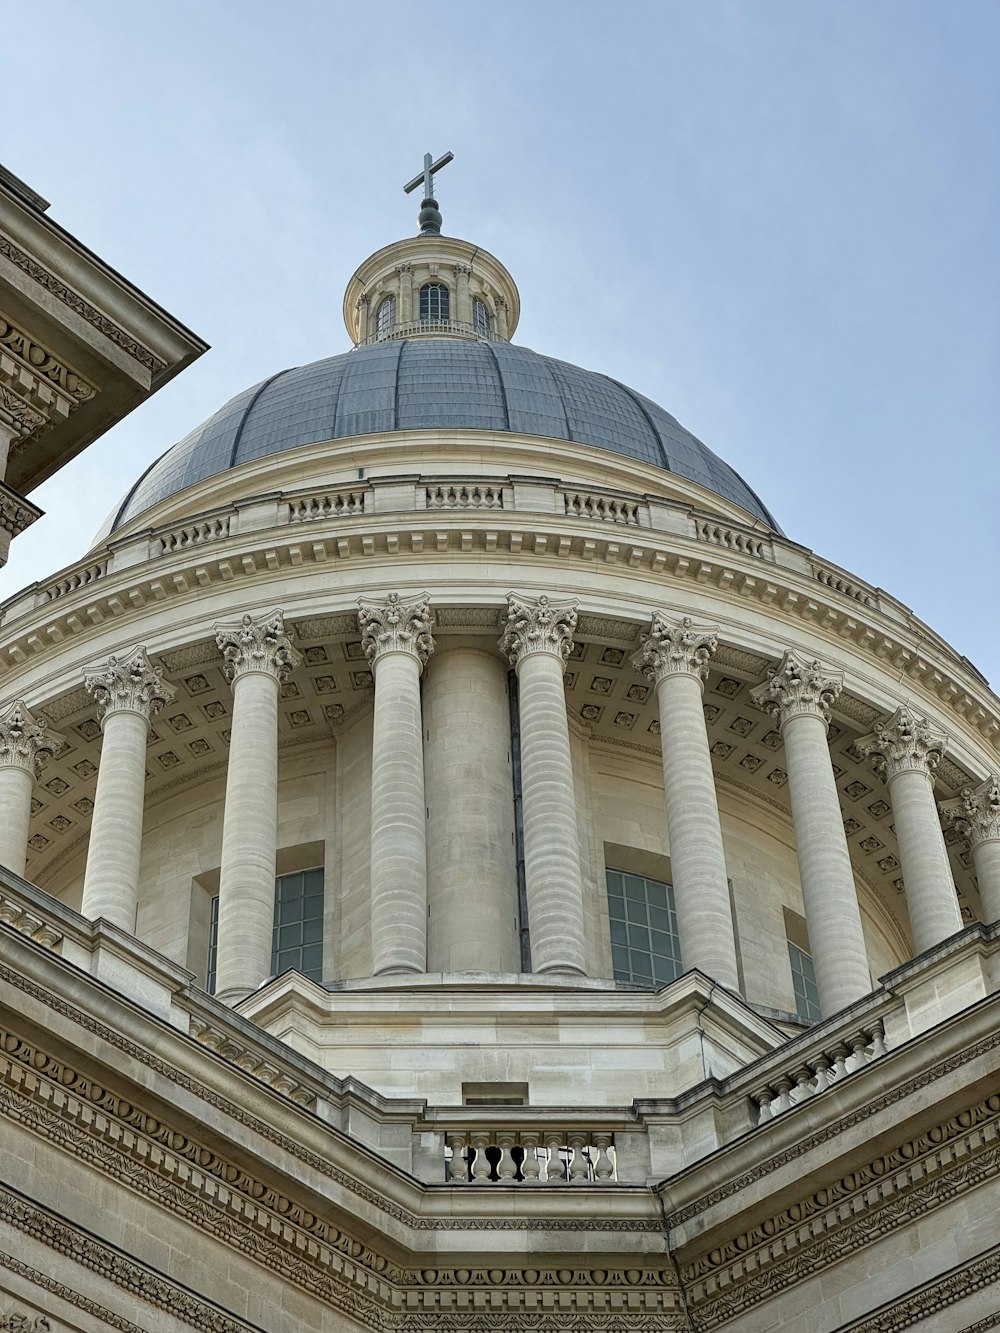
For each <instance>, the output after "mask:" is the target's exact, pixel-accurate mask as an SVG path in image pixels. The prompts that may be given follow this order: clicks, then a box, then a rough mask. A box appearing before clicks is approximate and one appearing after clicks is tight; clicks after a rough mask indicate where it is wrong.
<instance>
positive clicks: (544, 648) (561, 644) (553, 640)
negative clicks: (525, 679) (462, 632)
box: [498, 592, 577, 666]
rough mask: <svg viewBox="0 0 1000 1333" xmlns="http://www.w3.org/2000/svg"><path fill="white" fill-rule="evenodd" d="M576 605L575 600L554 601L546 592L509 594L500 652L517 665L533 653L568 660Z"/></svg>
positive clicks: (571, 644)
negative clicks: (539, 594)
mask: <svg viewBox="0 0 1000 1333" xmlns="http://www.w3.org/2000/svg"><path fill="white" fill-rule="evenodd" d="M576 608H577V602H576V600H575V599H574V600H572V601H564V602H554V601H552V600H551V598H549V597H547V596H545V595H544V594H543V595H542V596H541V597H538V598H535V599H534V600H531V599H529V598H526V597H519V596H518V595H517V594H516V593H513V592H510V593H508V594H507V619H506V621H505V622H504V630H503V634H502V635H501V637H500V641H499V645H498V646H499V648H500V651H501V652H502V653H503V654H504V655H505V657H506V658H507V660H508V661H509V662H510V664H511V666H517V664H518V662H520V661H521V660H522V659H523V658H525V657H527V656H528V655H529V654H530V653H552V654H554V655H555V656H556V657H559V658H561V659H562V661H563V662H565V661H566V660H567V659H568V658H569V655H570V653H571V652H572V651H573V631H574V630H575V629H576V621H577V613H576Z"/></svg>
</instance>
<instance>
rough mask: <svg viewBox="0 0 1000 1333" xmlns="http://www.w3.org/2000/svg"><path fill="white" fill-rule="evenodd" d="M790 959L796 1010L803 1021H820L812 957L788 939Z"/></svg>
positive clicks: (820, 1015)
mask: <svg viewBox="0 0 1000 1333" xmlns="http://www.w3.org/2000/svg"><path fill="white" fill-rule="evenodd" d="M788 961H789V962H790V963H791V965H792V986H793V988H794V990H795V1012H796V1013H797V1014H798V1016H799V1018H801V1019H802V1021H803V1023H818V1022H819V1020H820V1019H821V1018H822V1014H821V1013H820V1007H819V991H818V990H817V989H816V972H815V970H814V968H813V960H812V957H811V956H810V955H809V954H807V953H806V951H805V950H804V949H800V948H799V947H798V945H795V944H793V943H792V942H791V940H789V941H788Z"/></svg>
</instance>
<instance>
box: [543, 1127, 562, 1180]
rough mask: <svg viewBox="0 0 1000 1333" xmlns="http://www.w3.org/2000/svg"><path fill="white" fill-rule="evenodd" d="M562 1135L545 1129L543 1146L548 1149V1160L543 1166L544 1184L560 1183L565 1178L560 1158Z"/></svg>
mask: <svg viewBox="0 0 1000 1333" xmlns="http://www.w3.org/2000/svg"><path fill="white" fill-rule="evenodd" d="M562 1145H563V1136H562V1135H561V1134H559V1133H553V1132H552V1131H546V1134H545V1147H546V1149H547V1151H548V1154H549V1156H548V1162H547V1163H546V1167H545V1183H546V1185H561V1184H562V1182H563V1180H564V1179H565V1165H564V1163H563V1159H562Z"/></svg>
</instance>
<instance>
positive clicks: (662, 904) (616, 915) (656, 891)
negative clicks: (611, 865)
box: [607, 870, 682, 986]
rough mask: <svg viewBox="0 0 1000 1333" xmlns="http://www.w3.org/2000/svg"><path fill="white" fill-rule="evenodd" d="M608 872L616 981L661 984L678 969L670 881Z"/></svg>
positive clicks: (677, 947)
mask: <svg viewBox="0 0 1000 1333" xmlns="http://www.w3.org/2000/svg"><path fill="white" fill-rule="evenodd" d="M607 875H608V915H609V917H610V920H611V961H612V966H613V968H614V975H615V980H616V981H631V982H632V983H633V984H634V985H638V986H665V985H666V984H667V983H668V982H670V981H673V980H674V979H675V978H676V977H679V976H680V974H681V970H682V969H681V945H680V938H679V936H678V933H677V912H676V910H675V908H674V891H673V888H672V886H671V885H669V884H664V883H662V882H661V881H660V880H656V879H649V878H647V877H646V876H645V875H630V874H627V873H625V872H624V871H622V870H609V871H608V872H607ZM623 895H624V896H623Z"/></svg>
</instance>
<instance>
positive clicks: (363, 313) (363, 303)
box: [358, 292, 371, 343]
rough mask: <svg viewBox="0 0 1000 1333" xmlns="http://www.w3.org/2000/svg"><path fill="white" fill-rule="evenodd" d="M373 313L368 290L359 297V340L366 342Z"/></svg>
mask: <svg viewBox="0 0 1000 1333" xmlns="http://www.w3.org/2000/svg"><path fill="white" fill-rule="evenodd" d="M370 313H371V310H370V305H369V299H368V294H367V292H364V293H362V295H361V296H359V297H358V342H362V343H363V342H366V341H367V339H368V332H369V322H368V321H369V315H370Z"/></svg>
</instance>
